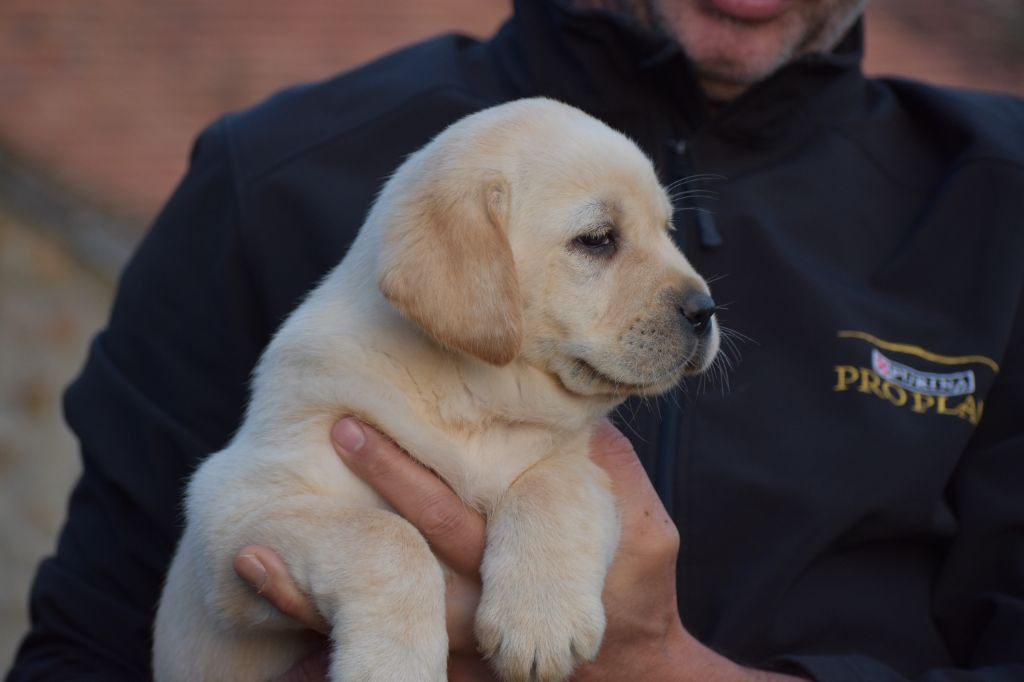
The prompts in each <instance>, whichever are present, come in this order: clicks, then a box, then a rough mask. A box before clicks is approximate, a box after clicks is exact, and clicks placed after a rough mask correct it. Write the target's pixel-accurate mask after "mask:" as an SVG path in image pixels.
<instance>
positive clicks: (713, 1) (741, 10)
mask: <svg viewBox="0 0 1024 682" xmlns="http://www.w3.org/2000/svg"><path fill="white" fill-rule="evenodd" d="M701 4H702V5H704V6H705V8H707V9H711V10H713V11H715V12H718V13H719V14H724V15H725V16H727V17H730V18H733V19H737V20H739V21H768V20H770V19H774V18H775V17H777V16H779V15H780V14H782V13H783V12H785V11H786V10H787V9H788V8H789V6H790V5H791V4H793V0H701Z"/></svg>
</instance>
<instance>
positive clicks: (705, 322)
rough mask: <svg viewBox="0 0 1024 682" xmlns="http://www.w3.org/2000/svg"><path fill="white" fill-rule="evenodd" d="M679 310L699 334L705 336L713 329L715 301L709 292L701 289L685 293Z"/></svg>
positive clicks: (694, 331) (695, 332)
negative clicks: (712, 318)
mask: <svg viewBox="0 0 1024 682" xmlns="http://www.w3.org/2000/svg"><path fill="white" fill-rule="evenodd" d="M679 310H680V312H682V313H683V317H685V318H686V321H687V322H689V323H690V326H691V327H692V328H693V333H694V334H696V335H697V336H704V334H706V333H707V332H708V330H709V329H711V316H712V315H714V314H715V302H714V300H713V299H712V298H711V297H710V296H708V295H707V294H705V293H703V292H699V291H694V292H690V293H688V294H685V295H684V296H683V301H682V304H681V305H680V307H679Z"/></svg>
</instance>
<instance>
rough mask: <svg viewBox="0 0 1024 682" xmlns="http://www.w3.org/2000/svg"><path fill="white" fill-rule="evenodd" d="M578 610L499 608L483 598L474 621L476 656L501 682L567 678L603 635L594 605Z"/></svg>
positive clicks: (598, 609)
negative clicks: (488, 665) (478, 648)
mask: <svg viewBox="0 0 1024 682" xmlns="http://www.w3.org/2000/svg"><path fill="white" fill-rule="evenodd" d="M488 602H491V603H488ZM579 606H580V605H577V607H576V608H561V609H559V608H554V607H552V606H550V605H549V606H548V607H547V608H543V609H535V610H534V609H524V608H523V607H522V606H519V607H514V608H510V609H507V610H501V609H498V608H496V607H494V605H493V601H492V600H487V599H486V598H485V600H484V602H483V603H481V607H480V611H479V612H478V613H477V618H476V635H477V642H478V645H479V647H480V652H481V653H482V654H483V655H484V656H485V658H487V659H488V660H489V661H490V662H491V666H492V667H493V668H494V670H495V671H496V672H497V673H498V675H499V676H500V677H501V679H502V680H505V681H506V682H530V681H532V680H536V681H537V682H559V681H560V680H564V679H567V678H568V677H569V676H570V675H571V674H572V671H573V670H575V669H576V667H577V666H579V665H580V664H582V663H586V662H588V661H592V660H594V658H596V657H597V652H598V650H599V649H600V647H601V638H602V636H603V635H604V625H605V621H604V610H603V608H602V607H601V605H600V601H599V600H597V602H596V605H593V604H591V605H589V606H588V607H585V608H579Z"/></svg>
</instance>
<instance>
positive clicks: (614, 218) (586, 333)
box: [375, 99, 719, 397]
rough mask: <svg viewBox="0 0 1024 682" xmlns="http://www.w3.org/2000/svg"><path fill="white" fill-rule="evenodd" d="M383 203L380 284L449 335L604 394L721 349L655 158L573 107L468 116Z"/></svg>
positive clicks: (704, 361) (405, 309)
mask: <svg viewBox="0 0 1024 682" xmlns="http://www.w3.org/2000/svg"><path fill="white" fill-rule="evenodd" d="M378 212H379V215H378V216H377V219H378V220H380V221H382V222H381V228H380V229H381V230H382V232H383V235H382V242H381V247H380V261H379V274H380V287H381V291H382V292H383V293H384V295H385V296H386V297H387V298H388V299H389V300H390V301H391V303H392V304H393V305H394V306H395V307H396V308H398V309H399V310H400V311H401V312H402V313H403V314H405V315H406V316H407V317H409V318H411V319H412V320H413V321H415V322H416V323H417V324H418V325H419V326H420V327H422V328H423V329H424V330H425V331H426V332H427V333H429V334H430V335H431V336H433V337H434V338H435V339H436V340H437V341H439V342H440V343H442V344H443V345H445V346H448V347H450V348H453V349H455V350H459V351H462V352H464V353H468V354H470V355H473V356H476V357H478V358H481V359H483V360H486V361H487V362H490V363H493V364H498V365H502V364H507V363H509V362H511V361H512V360H514V359H516V358H520V359H521V360H523V361H525V362H528V363H530V364H533V365H535V366H537V367H540V368H542V369H543V370H545V371H547V372H549V373H551V374H552V375H554V376H556V377H557V378H558V380H559V381H560V383H561V384H562V386H563V387H564V388H566V389H567V390H568V391H570V392H572V393H576V394H579V395H584V396H609V397H624V396H625V395H628V394H630V393H642V394H651V393H658V392H661V391H664V390H667V389H668V388H670V387H671V386H672V385H673V384H674V383H675V382H676V381H678V380H679V378H680V377H681V376H683V375H684V374H687V373H694V372H698V371H701V370H703V369H705V368H706V367H707V366H708V365H710V363H711V361H712V360H713V358H714V355H715V353H716V352H717V350H718V339H719V336H718V329H717V325H716V322H715V320H714V318H713V312H714V303H713V302H712V300H711V298H710V295H709V292H708V288H707V285H706V284H705V282H704V280H702V279H701V278H700V276H699V275H697V273H696V272H695V271H694V270H693V268H692V267H691V266H690V264H689V263H688V262H687V260H686V259H685V258H684V257H683V255H682V254H681V253H680V252H679V250H678V249H677V248H676V246H675V245H674V243H673V242H672V240H671V238H670V237H669V231H670V230H671V229H672V228H671V216H672V206H671V203H670V201H669V199H668V196H667V195H666V193H665V191H664V189H663V188H662V187H661V186H660V185H659V183H658V181H657V178H656V176H655V173H654V170H653V168H652V167H651V164H650V162H649V161H648V159H647V158H646V157H645V156H644V155H643V153H642V152H640V150H639V149H638V148H637V147H636V145H634V144H633V143H632V142H630V141H629V140H628V139H627V138H625V137H624V136H623V135H621V134H619V133H617V132H615V131H613V130H611V129H610V128H608V127H607V126H605V125H604V124H602V123H600V122H599V121H597V120H595V119H593V118H591V117H589V116H587V115H585V114H583V113H582V112H580V111H578V110H576V109H573V108H571V107H568V106H566V105H563V104H558V103H556V102H553V101H551V100H543V99H533V100H521V101H519V102H513V103H510V104H506V105H502V106H499V107H495V108H493V109H488V110H485V111H483V112H480V113H478V114H474V115H472V116H469V117H467V118H465V119H462V120H461V121H459V122H457V123H455V124H454V125H452V126H451V127H450V128H448V129H447V130H446V131H445V132H443V133H442V134H441V135H439V136H438V137H437V138H436V139H435V140H434V141H433V142H431V143H430V144H429V145H427V146H426V147H425V148H424V149H422V150H421V151H419V152H417V153H416V154H414V155H413V156H412V157H410V158H409V160H408V161H407V162H406V163H405V164H403V166H402V167H401V168H400V169H399V170H398V171H397V172H396V173H395V175H394V177H393V178H392V179H391V180H390V181H389V183H388V184H387V186H386V187H385V189H384V191H383V192H382V194H381V197H380V199H379V200H378V205H377V207H376V208H375V213H378Z"/></svg>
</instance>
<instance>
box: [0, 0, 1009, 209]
mask: <svg viewBox="0 0 1024 682" xmlns="http://www.w3.org/2000/svg"><path fill="white" fill-rule="evenodd" d="M509 4H510V2H509V0H432V1H431V2H421V1H420V0H334V1H331V2H329V1H326V0H294V1H293V2H290V3H282V2H277V1H275V0H173V1H172V2H130V1H128V0H93V1H92V2H82V1H81V0H47V1H46V2H40V1H39V0H5V2H3V3H2V4H0V102H2V103H3V104H2V106H0V145H2V146H5V147H7V149H8V150H9V151H11V152H13V153H14V154H15V155H16V156H17V157H19V158H20V159H23V160H24V161H25V162H27V163H29V164H30V165H32V166H35V167H38V168H42V169H44V170H45V172H46V173H47V174H48V175H49V176H51V177H52V178H54V179H55V180H57V181H58V182H59V183H61V184H64V185H66V186H68V187H71V188H73V189H75V190H77V191H79V192H81V193H83V194H84V195H85V196H87V197H88V198H90V199H91V200H93V201H97V202H100V203H101V204H106V205H108V206H110V207H112V208H114V209H116V210H117V211H119V212H121V213H122V214H125V215H127V216H128V217H130V218H132V219H133V220H134V221H135V222H137V223H140V224H141V223H145V222H147V221H148V220H149V218H150V217H151V216H152V214H153V212H154V211H155V210H156V209H157V207H158V206H159V205H160V204H161V203H162V201H163V200H164V199H165V198H166V196H167V195H168V193H169V192H170V191H171V189H172V187H173V186H174V184H175V182H176V181H177V179H178V177H180V175H181V173H182V171H183V170H184V167H185V161H186V158H187V154H188V149H189V146H190V143H191V141H192V139H193V137H194V136H195V134H196V133H197V132H198V131H199V130H200V129H201V128H202V127H203V126H204V125H206V124H207V123H208V122H210V121H211V120H213V119H214V118H215V117H216V116H218V115H219V114H220V113H222V112H224V111H228V110H232V109H237V108H240V107H244V106H248V105H250V104H253V103H255V102H257V101H259V100H261V99H263V98H264V97H265V96H267V95H268V94H270V93H271V92H273V91H275V90H277V89H279V88H281V87H284V86H286V85H288V84H291V83H295V82H299V81H308V80H315V79H319V78H323V77H327V76H329V75H331V74H334V73H337V72H338V71H341V70H344V69H346V68H348V67H350V66H352V65H354V64H357V63H359V62H363V61H365V60H368V59H370V58H372V57H374V56H376V55H379V54H381V53H383V52H386V51H388V50H391V49H393V48H395V47H397V46H400V45H403V44H406V43H409V42H411V41H413V40H417V39H420V38H423V37H425V36H429V35H433V34H437V33H440V32H443V31H449V30H459V31H463V32H467V33H470V34H474V35H478V36H485V35H488V34H490V33H491V32H492V31H493V30H494V28H495V27H496V26H497V25H498V24H499V23H500V21H501V20H502V18H503V17H504V16H505V15H507V13H508V12H509ZM1022 17H1024V2H1022V1H1021V0H947V1H944V2H936V1H935V0H872V3H871V5H870V11H869V18H870V21H869V23H870V26H869V44H868V48H869V53H868V59H867V69H868V71H870V72H874V73H879V72H883V73H899V74H907V75H913V76H918V77H924V78H927V79H930V80H934V81H937V82H943V83H953V84H959V85H966V86H972V87H983V88H992V89H1004V90H1016V91H1017V92H1019V93H1024V69H1022V68H1021V65H1022V64H1021V62H1024V60H1022V59H1020V58H1019V57H1020V54H1021V53H1020V51H1014V50H1013V49H1012V48H1013V47H1014V41H1015V40H1016V41H1017V46H1018V47H1019V42H1020V41H1021V40H1024V22H1022V20H1021V18H1022ZM1014 36H1015V37H1014Z"/></svg>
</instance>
